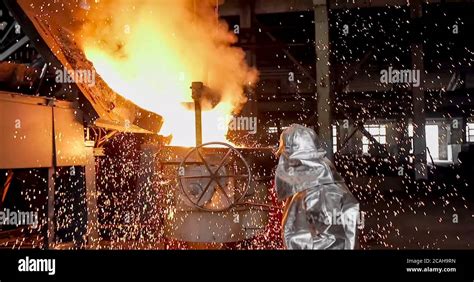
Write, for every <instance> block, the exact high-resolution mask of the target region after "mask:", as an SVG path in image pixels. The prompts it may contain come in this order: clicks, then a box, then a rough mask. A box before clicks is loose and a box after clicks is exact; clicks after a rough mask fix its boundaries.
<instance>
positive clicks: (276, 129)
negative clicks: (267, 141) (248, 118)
mask: <svg viewBox="0 0 474 282" xmlns="http://www.w3.org/2000/svg"><path fill="white" fill-rule="evenodd" d="M268 133H269V134H272V133H273V134H274V133H278V127H276V126H270V127H269V128H268Z"/></svg>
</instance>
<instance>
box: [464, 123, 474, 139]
mask: <svg viewBox="0 0 474 282" xmlns="http://www.w3.org/2000/svg"><path fill="white" fill-rule="evenodd" d="M466 141H467V142H474V122H469V123H467V126H466Z"/></svg>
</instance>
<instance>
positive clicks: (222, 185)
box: [178, 142, 251, 212]
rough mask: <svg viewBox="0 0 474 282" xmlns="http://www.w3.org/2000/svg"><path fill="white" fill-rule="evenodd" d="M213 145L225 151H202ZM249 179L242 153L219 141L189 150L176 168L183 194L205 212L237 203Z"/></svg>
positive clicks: (247, 186) (213, 147)
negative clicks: (220, 152)
mask: <svg viewBox="0 0 474 282" xmlns="http://www.w3.org/2000/svg"><path fill="white" fill-rule="evenodd" d="M215 147H221V148H222V147H224V150H225V148H227V150H226V152H225V153H223V154H219V153H212V154H206V153H205V151H206V150H205V149H210V150H215V149H216V148H215ZM211 148H212V149H211ZM219 149H220V148H219ZM216 152H218V151H216ZM250 179H251V174H250V167H249V165H248V163H247V161H245V159H244V158H243V156H242V154H241V153H240V152H239V151H238V150H237V149H235V148H234V147H233V146H231V145H229V144H227V143H222V142H211V143H206V144H202V145H200V146H197V147H195V148H193V149H191V150H190V151H189V152H188V153H187V154H186V156H185V157H184V159H183V160H182V161H181V163H180V165H179V167H178V183H179V186H180V188H181V191H182V193H183V195H184V196H185V197H186V198H187V200H189V202H190V203H191V204H192V205H193V206H195V207H196V208H198V209H201V210H204V211H209V212H219V211H225V210H229V209H230V208H232V207H233V206H235V205H236V204H237V203H239V201H240V200H242V198H243V197H244V196H245V194H246V193H247V191H248V189H249V187H250Z"/></svg>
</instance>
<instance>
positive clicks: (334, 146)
mask: <svg viewBox="0 0 474 282" xmlns="http://www.w3.org/2000/svg"><path fill="white" fill-rule="evenodd" d="M332 152H333V153H335V152H337V127H336V126H335V125H333V126H332Z"/></svg>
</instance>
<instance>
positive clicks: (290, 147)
mask: <svg viewBox="0 0 474 282" xmlns="http://www.w3.org/2000/svg"><path fill="white" fill-rule="evenodd" d="M279 153H280V160H279V163H278V167H277V169H276V179H275V183H276V190H277V195H278V197H279V199H280V200H287V203H286V205H285V211H284V217H283V223H282V225H283V226H282V231H283V239H284V243H285V246H286V248H288V249H354V248H355V245H356V239H357V236H356V233H357V232H356V231H357V223H358V220H360V217H359V203H358V202H357V200H356V199H355V198H354V196H353V195H352V194H351V192H350V191H349V190H348V189H347V186H346V185H345V184H344V181H343V179H342V177H341V176H340V175H339V174H338V173H337V171H336V170H335V168H334V166H333V165H332V164H331V162H330V161H329V160H328V159H327V158H325V157H324V156H325V152H324V151H323V150H320V149H318V140H317V136H316V133H315V132H314V131H313V130H312V129H310V128H307V127H304V126H301V125H298V124H293V125H292V126H290V127H289V128H287V129H286V130H285V131H284V132H283V133H282V135H281V139H280V149H279Z"/></svg>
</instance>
